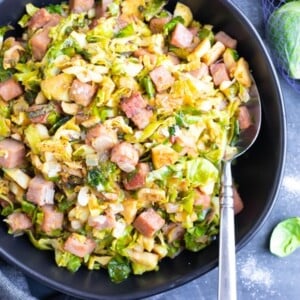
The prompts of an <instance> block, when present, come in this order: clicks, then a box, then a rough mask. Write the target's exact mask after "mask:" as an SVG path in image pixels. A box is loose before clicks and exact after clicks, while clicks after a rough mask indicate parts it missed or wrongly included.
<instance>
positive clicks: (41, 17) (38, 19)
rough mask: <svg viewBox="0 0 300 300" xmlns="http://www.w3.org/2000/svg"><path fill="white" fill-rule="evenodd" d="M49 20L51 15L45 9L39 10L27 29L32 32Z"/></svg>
mask: <svg viewBox="0 0 300 300" xmlns="http://www.w3.org/2000/svg"><path fill="white" fill-rule="evenodd" d="M50 20H51V14H50V13H49V12H48V11H47V10H46V9H45V8H41V9H39V10H38V11H37V12H36V13H35V14H34V15H33V16H32V17H31V19H30V21H29V22H28V28H29V29H30V30H32V31H35V30H36V29H39V28H42V27H44V26H45V25H46V24H47V23H48V22H49V21H50Z"/></svg>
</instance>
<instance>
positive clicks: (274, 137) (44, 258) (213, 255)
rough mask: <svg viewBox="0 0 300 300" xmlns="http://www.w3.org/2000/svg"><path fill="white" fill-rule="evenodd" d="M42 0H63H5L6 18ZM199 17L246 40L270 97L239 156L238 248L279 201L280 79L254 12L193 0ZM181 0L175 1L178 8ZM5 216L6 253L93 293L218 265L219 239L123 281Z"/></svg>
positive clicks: (135, 294)
mask: <svg viewBox="0 0 300 300" xmlns="http://www.w3.org/2000/svg"><path fill="white" fill-rule="evenodd" d="M28 2H33V3H34V4H35V5H38V6H42V5H45V4H49V3H51V2H52V3H57V2H59V1H37V0H34V1H28V0H14V1H11V0H4V1H0V24H1V25H3V24H7V23H13V22H14V21H16V20H17V19H18V18H19V17H20V16H21V15H22V13H23V12H24V5H25V4H26V3H28ZM182 2H184V3H186V4H188V5H189V6H190V7H191V9H192V11H193V14H194V17H195V19H198V20H199V21H201V22H205V23H210V24H213V25H214V26H215V30H220V29H222V30H224V31H225V32H227V33H229V34H230V35H231V36H233V37H234V38H236V39H237V40H238V42H239V43H238V51H239V52H240V53H241V55H242V56H244V57H245V58H246V59H247V60H248V61H249V63H250V66H251V69H252V71H253V76H254V78H255V80H256V82H257V86H258V90H259V93H260V96H261V99H262V109H263V118H262V128H261V132H260V134H259V137H258V140H257V142H256V143H255V145H254V146H253V147H252V148H251V150H250V151H249V152H247V154H245V155H244V156H242V157H241V158H240V159H238V162H237V164H236V166H235V167H234V170H233V173H234V176H235V178H236V181H237V182H238V184H239V188H240V193H241V195H242V198H243V200H244V204H245V208H244V210H243V211H242V213H240V214H239V215H238V216H237V218H236V228H237V237H236V240H237V249H240V248H241V247H242V246H244V245H245V244H246V243H247V242H249V241H250V239H251V238H252V237H253V236H254V235H255V234H256V232H257V231H258V230H259V228H260V226H261V225H262V223H263V221H264V220H265V219H266V217H267V216H268V214H269V213H270V210H271V208H272V206H273V204H274V201H275V198H276V196H277V192H278V188H279V185H280V181H281V177H282V170H283V165H284V157H285V143H286V138H285V134H286V133H285V117H284V107H283V100H282V96H281V92H280V88H279V83H278V79H277V77H276V73H275V70H274V67H273V65H272V63H271V60H270V57H269V56H268V54H267V51H266V49H265V47H264V45H263V42H262V41H261V39H260V37H259V36H258V34H257V33H256V31H255V29H254V28H253V26H252V25H251V24H250V23H249V21H248V20H247V18H246V17H245V16H243V14H242V13H241V12H240V11H239V10H238V9H237V8H236V7H235V6H234V5H233V4H232V3H231V2H229V1H224V0H189V1H182ZM175 3H176V1H169V6H170V9H171V10H172V9H173V8H174V6H175ZM6 232H7V227H6V226H5V225H4V224H0V254H1V256H2V257H3V258H4V259H6V260H7V261H8V262H10V263H11V264H13V265H16V266H18V267H19V268H20V269H21V270H23V271H24V272H25V273H26V274H27V275H29V276H31V277H33V278H35V279H37V280H38V281H41V282H42V283H44V284H46V285H48V286H51V287H52V288H55V289H57V290H60V291H62V292H64V293H67V294H71V295H74V296H77V297H79V298H85V299H88V298H90V299H118V300H121V299H135V298H142V297H145V296H149V295H152V294H155V293H160V292H163V291H165V290H168V289H171V288H174V287H177V286H179V285H182V284H184V283H187V282H189V281H191V280H193V279H195V278H196V277H199V276H201V275H202V274H204V273H206V272H207V271H209V270H211V269H212V268H214V267H215V266H216V265H217V259H218V242H217V241H216V242H215V243H213V244H212V245H211V246H209V247H208V248H206V249H204V250H203V251H201V252H199V253H191V252H183V253H182V254H180V255H179V256H178V257H177V258H175V259H173V260H171V259H164V260H163V262H162V263H161V264H160V270H159V271H158V272H150V273H147V274H144V275H142V276H131V277H130V278H129V279H128V280H126V281H125V282H123V283H121V284H113V283H111V282H110V280H109V278H108V275H107V273H106V271H88V270H87V269H85V268H81V269H80V270H79V271H78V272H77V273H75V274H72V273H69V272H68V271H67V270H65V269H62V268H58V267H57V266H56V265H55V262H54V255H53V253H52V252H42V251H39V250H37V249H35V248H34V247H33V246H32V245H31V244H30V242H29V241H28V239H27V237H19V238H13V237H12V236H9V235H8V234H7V233H6Z"/></svg>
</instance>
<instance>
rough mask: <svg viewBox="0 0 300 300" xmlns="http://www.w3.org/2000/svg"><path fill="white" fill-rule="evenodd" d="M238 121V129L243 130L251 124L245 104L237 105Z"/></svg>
mask: <svg viewBox="0 0 300 300" xmlns="http://www.w3.org/2000/svg"><path fill="white" fill-rule="evenodd" d="M238 122H239V126H240V130H245V129H247V128H248V127H250V126H251V125H252V120H251V116H250V113H249V110H248V108H247V107H246V106H240V107H239V114H238Z"/></svg>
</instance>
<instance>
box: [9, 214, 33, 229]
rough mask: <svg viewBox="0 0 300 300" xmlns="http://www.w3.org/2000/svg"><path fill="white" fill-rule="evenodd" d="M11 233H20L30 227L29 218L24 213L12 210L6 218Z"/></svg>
mask: <svg viewBox="0 0 300 300" xmlns="http://www.w3.org/2000/svg"><path fill="white" fill-rule="evenodd" d="M5 221H6V223H7V224H8V225H9V228H10V231H11V233H21V232H23V231H25V230H26V229H29V228H31V227H32V221H31V219H30V218H29V217H28V216H27V215H26V214H24V213H21V212H13V213H12V214H10V215H9V216H8V217H7V218H6V220H5Z"/></svg>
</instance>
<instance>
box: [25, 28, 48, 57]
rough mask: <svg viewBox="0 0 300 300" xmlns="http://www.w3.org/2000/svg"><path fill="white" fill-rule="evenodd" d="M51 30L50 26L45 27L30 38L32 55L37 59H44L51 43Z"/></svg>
mask: <svg viewBox="0 0 300 300" xmlns="http://www.w3.org/2000/svg"><path fill="white" fill-rule="evenodd" d="M49 31H50V28H45V29H43V30H41V31H38V32H36V33H35V34H34V35H33V36H32V38H31V39H30V40H29V44H30V46H31V51H32V56H33V58H34V60H36V61H40V60H42V59H43V57H44V56H45V54H46V52H47V50H48V46H49V44H50V43H51V38H50V37H49Z"/></svg>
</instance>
